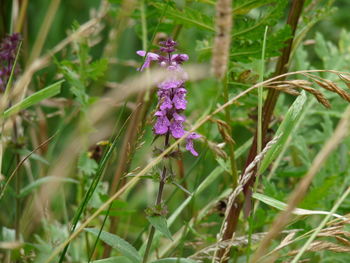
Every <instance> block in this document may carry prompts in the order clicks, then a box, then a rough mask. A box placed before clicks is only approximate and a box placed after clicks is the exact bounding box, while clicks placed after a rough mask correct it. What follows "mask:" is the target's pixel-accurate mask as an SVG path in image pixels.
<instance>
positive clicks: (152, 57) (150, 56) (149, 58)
mask: <svg viewBox="0 0 350 263" xmlns="http://www.w3.org/2000/svg"><path fill="white" fill-rule="evenodd" d="M136 54H137V55H139V56H141V57H144V56H146V54H147V56H146V59H145V63H143V65H142V66H141V68H139V69H138V70H139V71H142V70H143V69H144V68H148V67H149V66H150V64H151V61H157V60H159V55H158V54H155V53H152V52H148V53H147V52H146V51H144V50H139V51H136Z"/></svg>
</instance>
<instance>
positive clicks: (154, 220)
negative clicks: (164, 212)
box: [147, 216, 173, 240]
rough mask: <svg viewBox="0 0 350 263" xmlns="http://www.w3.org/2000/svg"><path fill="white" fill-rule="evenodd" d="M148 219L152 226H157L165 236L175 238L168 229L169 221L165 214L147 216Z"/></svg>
mask: <svg viewBox="0 0 350 263" xmlns="http://www.w3.org/2000/svg"><path fill="white" fill-rule="evenodd" d="M147 220H148V221H149V222H150V223H151V225H152V226H154V227H155V229H157V230H158V231H159V232H161V233H162V234H163V235H164V236H166V237H167V238H169V239H170V240H173V238H172V237H171V233H170V231H169V229H168V225H167V221H166V219H165V217H163V216H147Z"/></svg>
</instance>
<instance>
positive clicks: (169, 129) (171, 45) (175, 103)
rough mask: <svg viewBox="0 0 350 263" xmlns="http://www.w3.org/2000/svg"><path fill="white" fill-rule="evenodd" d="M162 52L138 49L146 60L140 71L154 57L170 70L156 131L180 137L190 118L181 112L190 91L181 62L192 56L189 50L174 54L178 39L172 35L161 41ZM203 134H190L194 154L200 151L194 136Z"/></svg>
mask: <svg viewBox="0 0 350 263" xmlns="http://www.w3.org/2000/svg"><path fill="white" fill-rule="evenodd" d="M160 45H161V47H160V53H161V54H162V53H165V54H164V55H161V54H156V53H152V52H146V51H144V50H139V51H137V52H136V53H137V54H138V55H140V56H142V57H145V56H146V58H145V62H144V64H143V65H142V66H141V67H140V69H139V70H140V71H142V70H143V69H144V68H147V67H149V66H150V65H151V62H152V61H157V62H158V64H159V65H160V66H161V67H162V68H164V70H167V71H168V73H169V74H168V75H169V76H168V77H167V79H166V80H164V81H162V82H160V83H159V84H158V92H157V95H158V100H159V103H158V105H159V106H158V107H159V108H158V111H157V112H156V113H155V114H154V115H155V116H156V118H157V120H156V122H155V124H154V127H153V131H154V133H155V134H157V135H167V136H169V135H171V136H172V137H173V138H175V139H178V138H181V137H182V136H184V135H185V133H186V131H185V129H184V127H183V123H184V122H185V120H186V118H185V116H184V115H182V114H181V113H182V112H183V111H184V110H185V109H186V105H187V101H186V93H187V90H186V89H185V86H184V84H185V81H186V80H187V78H188V76H187V73H186V72H185V71H184V70H183V69H182V67H181V64H182V63H183V62H185V61H187V60H188V55H186V54H172V52H174V51H175V46H176V42H175V41H174V40H172V39H168V40H166V41H163V42H160ZM199 137H200V135H199V134H197V133H191V134H190V135H188V136H187V137H186V149H187V150H188V151H190V152H191V153H192V154H193V155H194V156H198V153H197V152H196V151H195V150H194V148H193V140H194V139H198V138H199Z"/></svg>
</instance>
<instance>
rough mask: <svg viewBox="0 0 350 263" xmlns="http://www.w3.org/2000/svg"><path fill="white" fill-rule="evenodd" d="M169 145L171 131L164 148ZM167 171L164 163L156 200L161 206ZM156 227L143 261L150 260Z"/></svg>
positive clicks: (153, 229) (150, 234) (152, 229)
mask: <svg viewBox="0 0 350 263" xmlns="http://www.w3.org/2000/svg"><path fill="white" fill-rule="evenodd" d="M168 147H169V132H168V133H167V134H166V135H165V142H164V149H166V148H168ZM166 173H167V169H166V167H165V165H164V167H163V171H162V174H161V176H160V181H159V188H158V194H157V200H156V204H155V205H156V207H159V206H160V205H161V203H162V196H163V190H164V185H165V182H166ZM155 231H156V229H155V228H154V226H152V227H151V231H150V233H149V236H148V241H147V246H146V250H145V254H144V255H143V260H142V263H146V262H147V260H148V255H149V252H150V250H151V246H152V242H153V237H154V233H155Z"/></svg>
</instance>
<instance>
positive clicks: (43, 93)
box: [3, 80, 64, 118]
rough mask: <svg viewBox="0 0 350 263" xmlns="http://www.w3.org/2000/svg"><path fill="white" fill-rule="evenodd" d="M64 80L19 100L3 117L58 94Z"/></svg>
mask: <svg viewBox="0 0 350 263" xmlns="http://www.w3.org/2000/svg"><path fill="white" fill-rule="evenodd" d="M63 81H64V80H60V81H57V82H55V83H54V84H52V85H50V86H48V87H46V88H44V89H42V90H39V91H37V92H35V93H34V94H32V95H30V96H28V97H27V98H25V99H24V100H22V101H21V102H18V103H17V104H15V105H13V106H12V107H11V108H9V109H7V110H6V111H5V112H4V113H3V118H8V117H10V116H11V115H14V114H16V113H17V112H19V111H21V110H24V109H26V108H28V107H30V106H32V105H34V104H36V103H38V102H40V101H42V100H44V99H48V98H51V97H53V96H55V95H57V94H58V93H60V91H61V84H62V82H63Z"/></svg>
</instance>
